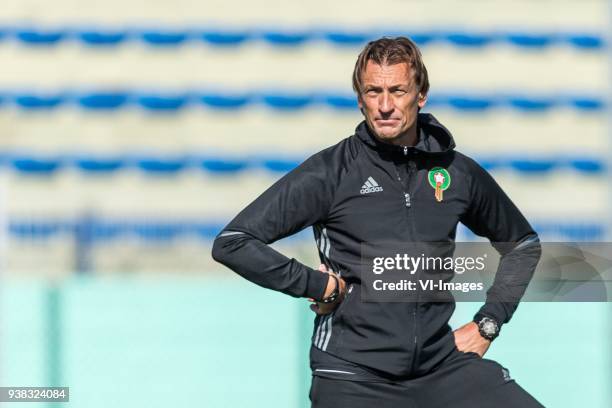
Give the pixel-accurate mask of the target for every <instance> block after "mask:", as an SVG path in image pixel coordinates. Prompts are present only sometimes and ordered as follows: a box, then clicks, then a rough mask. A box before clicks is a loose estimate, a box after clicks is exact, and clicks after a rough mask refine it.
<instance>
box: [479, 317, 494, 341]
mask: <svg viewBox="0 0 612 408" xmlns="http://www.w3.org/2000/svg"><path fill="white" fill-rule="evenodd" d="M477 324H478V331H479V332H480V335H481V336H482V337H484V338H485V339H487V340H489V341H493V340H495V338H496V337H497V335H498V334H499V325H498V324H497V322H496V321H495V320H493V319H491V318H490V317H483V318H482V319H480V321H479V322H478V323H477Z"/></svg>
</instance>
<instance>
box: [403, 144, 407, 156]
mask: <svg viewBox="0 0 612 408" xmlns="http://www.w3.org/2000/svg"><path fill="white" fill-rule="evenodd" d="M404 156H408V146H404Z"/></svg>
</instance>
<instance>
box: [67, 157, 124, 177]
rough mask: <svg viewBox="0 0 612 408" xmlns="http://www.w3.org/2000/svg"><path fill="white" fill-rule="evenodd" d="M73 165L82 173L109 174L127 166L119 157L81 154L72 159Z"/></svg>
mask: <svg viewBox="0 0 612 408" xmlns="http://www.w3.org/2000/svg"><path fill="white" fill-rule="evenodd" d="M73 163H74V165H75V166H76V167H77V169H79V170H80V171H82V172H84V173H92V174H109V173H114V172H116V171H118V170H120V169H122V168H124V167H126V166H127V163H126V161H125V159H123V158H121V157H101V156H81V157H76V158H74V159H73Z"/></svg>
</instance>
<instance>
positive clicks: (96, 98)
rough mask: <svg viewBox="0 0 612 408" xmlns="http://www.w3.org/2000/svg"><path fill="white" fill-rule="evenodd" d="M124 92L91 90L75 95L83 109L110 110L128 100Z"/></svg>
mask: <svg viewBox="0 0 612 408" xmlns="http://www.w3.org/2000/svg"><path fill="white" fill-rule="evenodd" d="M129 97H130V95H129V94H128V93H126V92H108V91H102V92H92V93H84V94H82V95H80V96H77V103H78V104H79V105H80V106H81V107H82V108H84V109H88V110H94V111H97V110H102V111H111V110H116V109H119V108H121V107H122V106H123V105H125V104H126V103H127V102H128V100H129Z"/></svg>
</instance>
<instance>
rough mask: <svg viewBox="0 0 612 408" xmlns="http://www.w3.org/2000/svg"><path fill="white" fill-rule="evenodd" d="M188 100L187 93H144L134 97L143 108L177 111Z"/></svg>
mask: <svg viewBox="0 0 612 408" xmlns="http://www.w3.org/2000/svg"><path fill="white" fill-rule="evenodd" d="M189 101H190V98H189V96H188V95H187V94H175V95H173V94H160V93H145V94H141V95H138V96H137V97H136V102H137V103H138V104H139V105H140V106H141V107H142V108H144V109H146V110H151V111H166V112H171V111H178V110H180V109H181V108H183V107H185V106H186V105H187V104H188V103H189Z"/></svg>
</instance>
